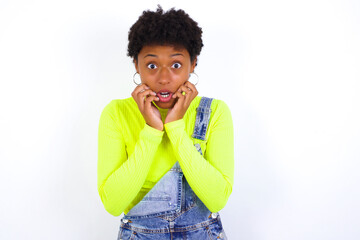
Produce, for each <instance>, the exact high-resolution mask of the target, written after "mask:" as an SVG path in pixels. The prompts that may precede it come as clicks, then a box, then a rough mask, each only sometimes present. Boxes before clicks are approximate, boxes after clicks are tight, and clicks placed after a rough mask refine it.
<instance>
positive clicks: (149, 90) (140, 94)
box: [137, 89, 156, 99]
mask: <svg viewBox="0 0 360 240" xmlns="http://www.w3.org/2000/svg"><path fill="white" fill-rule="evenodd" d="M137 95H138V98H139V99H144V97H145V96H149V95H150V96H156V93H155V92H154V91H153V90H151V89H148V90H144V91H143V92H139V93H138V94H137Z"/></svg>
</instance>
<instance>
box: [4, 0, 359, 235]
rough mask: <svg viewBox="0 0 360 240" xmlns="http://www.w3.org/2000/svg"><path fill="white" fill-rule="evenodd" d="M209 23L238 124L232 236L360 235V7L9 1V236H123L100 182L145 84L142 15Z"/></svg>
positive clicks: (213, 81)
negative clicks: (115, 107) (102, 127)
mask: <svg viewBox="0 0 360 240" xmlns="http://www.w3.org/2000/svg"><path fill="white" fill-rule="evenodd" d="M157 3H161V5H162V7H163V8H164V9H165V10H168V9H169V8H171V7H174V6H175V7H176V8H177V9H178V8H182V9H184V10H185V11H186V12H187V13H189V14H190V16H191V17H192V18H194V19H195V20H196V21H197V22H198V23H199V25H200V26H201V27H202V28H203V31H204V34H203V40H204V45H205V46H204V48H203V50H202V53H201V55H200V57H199V65H198V67H197V69H196V72H197V73H198V75H199V77H200V82H199V84H198V90H199V95H200V96H210V97H215V98H218V99H222V100H224V101H225V102H226V103H227V104H228V105H229V107H230V109H231V110H232V114H233V121H234V125H235V146H236V148H235V157H236V159H235V167H236V169H235V184H234V189H233V193H232V195H231V197H230V199H229V202H228V204H227V205H226V207H225V208H224V209H223V210H221V211H220V214H221V216H222V221H223V224H224V228H225V231H226V233H227V235H228V237H229V239H231V240H232V239H245V240H289V239H292V240H300V239H301V240H305V239H306V240H318V239H322V240H324V239H328V240H339V239H347V240H353V239H359V238H360V228H359V225H358V222H359V215H360V214H359V213H360V207H359V203H360V191H359V183H360V177H359V174H358V172H359V170H360V169H359V167H360V163H359V161H360V150H359V146H360V124H359V123H360V107H359V103H360V95H359V92H360V83H359V80H360V68H359V66H360V44H359V43H360V2H359V1H357V0H332V1H325V0H302V1H288V0H274V1H266V0H261V1H260V0H255V1H254V0H253V1H238V4H237V5H235V2H230V1H226V0H223V1H214V2H209V3H206V5H204V4H205V3H200V2H198V1H126V3H125V2H122V1H110V0H105V1H89V0H88V1H82V0H71V1H70V0H66V1H45V0H43V1H39V0H33V1H20V0H17V1H3V0H1V1H0V80H1V85H0V114H1V117H0V148H1V149H0V158H1V161H0V164H1V165H0V184H1V186H0V187H1V189H0V194H1V197H0V239H4V240H5V239H6V240H7V239H28V240H30V239H34V240H35V239H36V240H40V239H55V240H56V239H59V240H60V239H67V240H72V239H74V240H77V239H93V240H97V239H116V238H117V233H118V228H119V225H120V222H119V221H120V217H113V216H112V215H110V214H109V213H107V212H106V211H105V209H104V208H103V206H102V203H101V201H100V197H99V196H98V192H97V188H96V186H97V185H96V171H97V170H96V167H97V130H98V121H99V117H100V113H101V111H102V109H103V108H104V107H105V105H106V104H107V103H109V102H110V101H111V100H112V99H120V98H126V97H130V93H131V92H132V90H133V88H134V87H135V85H134V84H133V82H132V76H133V74H134V72H135V70H134V67H133V65H132V63H131V59H130V58H129V57H127V56H126V50H127V34H128V30H129V28H130V26H131V25H132V24H133V23H134V22H135V21H136V20H137V18H138V17H139V16H140V14H141V13H142V11H143V10H146V9H151V10H155V9H156V5H157Z"/></svg>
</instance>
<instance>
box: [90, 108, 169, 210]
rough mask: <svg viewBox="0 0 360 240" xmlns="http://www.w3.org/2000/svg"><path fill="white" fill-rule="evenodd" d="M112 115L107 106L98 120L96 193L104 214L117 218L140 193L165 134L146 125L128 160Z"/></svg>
mask: <svg viewBox="0 0 360 240" xmlns="http://www.w3.org/2000/svg"><path fill="white" fill-rule="evenodd" d="M114 112H115V106H114V104H111V103H110V104H108V105H107V106H106V107H105V108H104V110H103V112H102V113H101V117H100V121H99V132H98V169H97V171H98V192H99V195H100V198H101V201H102V203H103V204H104V207H105V209H106V211H108V212H109V213H110V214H112V215H114V216H119V215H120V214H121V213H122V212H124V210H125V208H126V207H127V206H128V205H129V204H130V203H131V201H132V200H133V199H134V198H135V197H136V195H137V194H138V192H139V191H140V190H141V187H142V186H143V184H144V182H145V179H146V176H147V175H148V172H149V169H150V166H151V164H152V162H153V159H154V155H155V153H156V151H157V148H158V146H159V144H160V142H161V139H162V136H163V134H164V132H163V131H159V130H157V129H155V128H152V127H150V126H149V125H147V124H145V126H144V128H143V129H142V130H141V132H140V135H139V139H138V141H137V143H136V145H135V149H134V152H133V153H132V154H131V155H130V156H129V157H128V156H127V153H126V146H125V141H124V138H123V136H122V133H121V131H120V129H119V123H118V122H117V121H116V115H115V114H114Z"/></svg>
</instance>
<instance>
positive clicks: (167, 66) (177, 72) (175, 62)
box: [134, 45, 196, 108]
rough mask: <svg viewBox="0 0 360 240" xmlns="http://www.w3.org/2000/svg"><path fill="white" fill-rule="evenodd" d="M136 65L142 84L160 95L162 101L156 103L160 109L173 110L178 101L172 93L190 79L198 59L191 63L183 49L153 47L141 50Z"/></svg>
mask: <svg viewBox="0 0 360 240" xmlns="http://www.w3.org/2000/svg"><path fill="white" fill-rule="evenodd" d="M134 63H135V68H136V71H137V72H138V73H139V74H140V77H141V81H142V83H144V84H146V85H148V86H149V87H150V89H152V90H153V91H154V92H156V94H157V95H158V97H159V99H160V101H156V102H155V103H156V105H158V106H159V107H160V108H172V107H173V106H174V104H175V102H176V100H177V98H172V93H174V92H176V91H177V90H178V88H179V87H180V86H181V85H182V84H184V83H185V82H186V81H187V80H188V79H189V74H190V73H191V72H193V71H194V68H195V64H196V59H195V60H194V61H193V63H191V60H190V54H189V52H188V51H187V50H186V48H183V47H177V48H175V47H174V46H168V45H165V46H162V45H151V46H144V47H143V48H142V49H141V51H140V53H139V54H138V61H137V62H136V61H134ZM166 92H168V94H169V96H167V95H166ZM160 93H162V94H160Z"/></svg>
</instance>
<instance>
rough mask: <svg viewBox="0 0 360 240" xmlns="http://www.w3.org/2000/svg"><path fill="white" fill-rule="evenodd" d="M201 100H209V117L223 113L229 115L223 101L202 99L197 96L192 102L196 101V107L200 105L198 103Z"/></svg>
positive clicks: (227, 107)
mask: <svg viewBox="0 0 360 240" xmlns="http://www.w3.org/2000/svg"><path fill="white" fill-rule="evenodd" d="M202 98H207V99H211V100H212V101H211V106H210V108H211V115H214V114H217V115H218V114H220V113H223V112H229V113H230V108H229V106H228V105H227V104H226V103H225V101H223V100H221V99H216V98H212V97H204V96H203V97H202V96H197V97H196V98H195V99H194V100H195V101H196V106H198V105H199V104H200V101H201V99H202Z"/></svg>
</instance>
